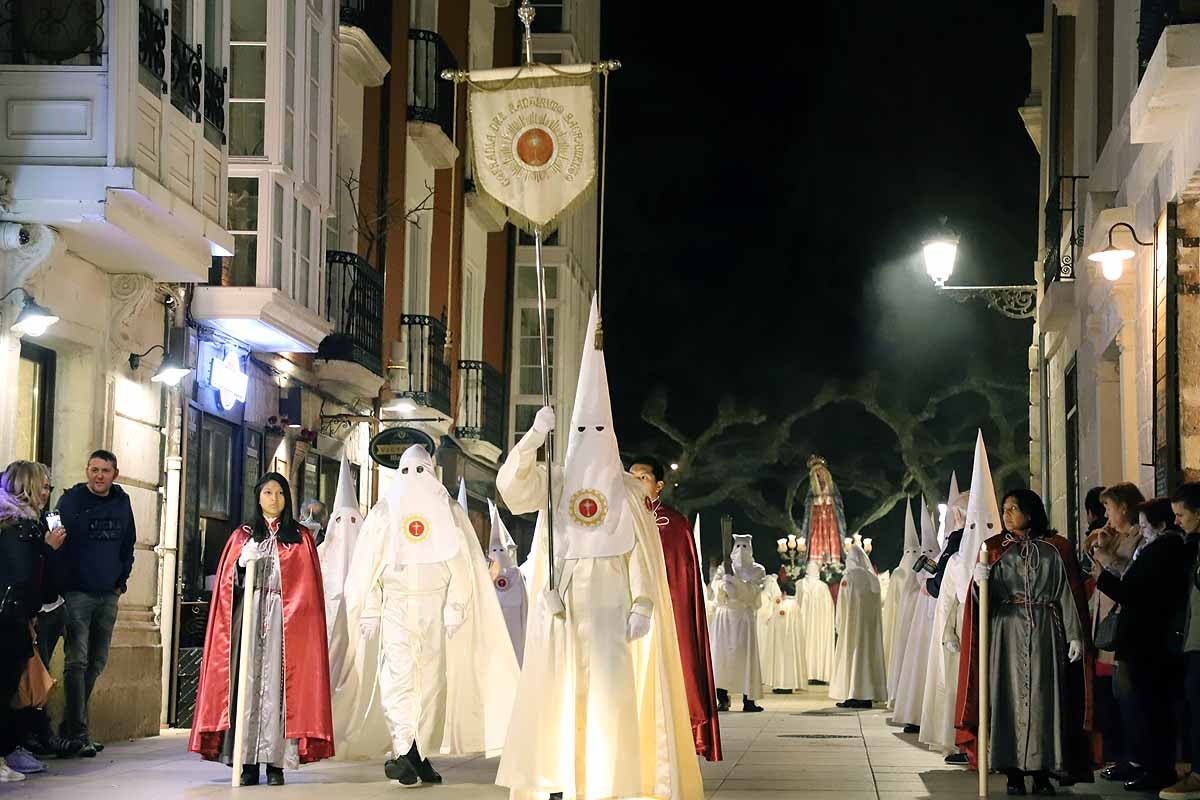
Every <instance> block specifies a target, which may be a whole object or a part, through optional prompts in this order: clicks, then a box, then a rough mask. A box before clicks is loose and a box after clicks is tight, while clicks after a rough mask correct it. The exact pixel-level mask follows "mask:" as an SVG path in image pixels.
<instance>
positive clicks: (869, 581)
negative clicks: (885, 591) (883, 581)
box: [846, 544, 882, 594]
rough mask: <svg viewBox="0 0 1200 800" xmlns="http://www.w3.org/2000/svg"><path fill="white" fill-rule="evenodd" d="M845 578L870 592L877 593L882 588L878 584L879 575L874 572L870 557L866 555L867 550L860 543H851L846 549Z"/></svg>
mask: <svg viewBox="0 0 1200 800" xmlns="http://www.w3.org/2000/svg"><path fill="white" fill-rule="evenodd" d="M846 580H848V581H850V582H851V583H853V584H854V585H855V586H856V587H861V588H863V589H866V590H867V591H869V592H871V593H872V594H879V592H880V590H881V588H882V587H881V586H880V584H879V576H877V575H876V574H875V567H874V565H872V564H871V559H870V558H868V557H867V551H866V550H864V549H863V547H862V545H859V544H855V545H851V546H850V549H849V550H847V551H846Z"/></svg>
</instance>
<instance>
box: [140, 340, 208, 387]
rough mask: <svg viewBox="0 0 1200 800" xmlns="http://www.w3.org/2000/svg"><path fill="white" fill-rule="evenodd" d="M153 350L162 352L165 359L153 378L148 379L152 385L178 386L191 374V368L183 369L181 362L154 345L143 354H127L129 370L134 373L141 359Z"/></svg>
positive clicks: (158, 345) (163, 348) (159, 346)
mask: <svg viewBox="0 0 1200 800" xmlns="http://www.w3.org/2000/svg"><path fill="white" fill-rule="evenodd" d="M155 350H162V351H163V355H165V356H166V358H164V359H163V362H162V364H160V365H159V367H158V371H157V372H155V373H154V377H152V378H150V380H151V381H153V382H154V383H162V384H165V385H167V386H178V385H179V382H180V381H181V380H183V378H184V376H185V375H187V374H188V373H189V372H191V371H192V370H191V368H189V367H185V366H184V365H183V362H182V361H181V360H180V359H178V358H176V357H174V356H172V355H171V354H170V353H168V352H167V350H166V348H165V347H163V346H162V345H161V344H156V345H154V346H153V347H151V348H150V349H149V350H147V351H146V352H144V353H130V354H129V368H130V369H131V370H133V371H134V372H137V371H138V369H140V368H141V366H142V359H143V358H145V357H146V356H148V355H150V354H151V353H153V352H154V351H155Z"/></svg>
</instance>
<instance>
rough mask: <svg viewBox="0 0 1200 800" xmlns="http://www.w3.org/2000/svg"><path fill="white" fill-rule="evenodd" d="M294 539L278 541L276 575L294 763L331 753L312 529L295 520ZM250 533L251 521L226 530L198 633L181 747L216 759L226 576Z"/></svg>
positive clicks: (224, 697) (225, 682) (223, 724)
mask: <svg viewBox="0 0 1200 800" xmlns="http://www.w3.org/2000/svg"><path fill="white" fill-rule="evenodd" d="M297 528H298V529H299V531H298V532H299V537H300V541H299V542H296V543H294V544H289V543H286V542H284V541H280V542H279V579H280V584H281V587H282V594H283V697H284V707H285V719H284V735H285V736H286V737H287V738H288V739H297V740H299V745H300V748H299V749H300V763H302V764H307V763H310V762H313V761H320V760H321V759H322V758H330V757H331V756H333V714H332V712H331V710H330V694H329V650H328V649H327V645H326V641H325V593H324V590H323V589H322V588H321V566H320V563H319V562H318V561H317V548H316V546H315V545H314V544H313V540H312V535H311V534H310V533H309V532H308V531H307V530H305V529H304V528H303V526H299V525H297ZM249 540H250V528H249V526H245V525H243V526H242V527H241V528H238V529H237V530H236V531H234V532H233V535H232V536H230V537H229V542H228V543H226V545H225V551H224V552H223V553H222V554H221V565H220V566H219V567H218V568H217V582H216V585H215V586H214V589H213V598H212V607H211V609H210V610H209V613H208V632H207V633H206V634H205V636H204V660H203V662H202V663H201V665H200V684H199V687H198V691H197V695H196V716H195V720H194V722H193V723H192V737H191V740H190V741H189V742H188V750H191V751H192V752H194V753H199V754H200V755H202V756H203V757H204V758H206V759H208V760H209V761H217V760H219V758H220V755H221V744H222V741H223V739H224V736H225V733H226V732H227V731H228V730H229V714H230V698H229V683H230V664H229V657H230V631H231V630H232V623H233V613H234V602H233V581H234V577H235V576H236V574H237V562H238V556H239V555H240V554H241V552H242V547H243V546H245V544H246V542H247V541H249Z"/></svg>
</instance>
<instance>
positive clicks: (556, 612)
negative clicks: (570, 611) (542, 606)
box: [542, 589, 567, 617]
mask: <svg viewBox="0 0 1200 800" xmlns="http://www.w3.org/2000/svg"><path fill="white" fill-rule="evenodd" d="M542 599H543V600H544V601H545V603H546V609H547V610H548V611H549V612H550V615H551V616H553V617H561V616H563V615H565V614H566V613H567V607H566V606H565V605H564V604H563V599H562V596H561V595H559V593H558V592H554V591H551V590H549V589H547V590H546V591H544V592H542Z"/></svg>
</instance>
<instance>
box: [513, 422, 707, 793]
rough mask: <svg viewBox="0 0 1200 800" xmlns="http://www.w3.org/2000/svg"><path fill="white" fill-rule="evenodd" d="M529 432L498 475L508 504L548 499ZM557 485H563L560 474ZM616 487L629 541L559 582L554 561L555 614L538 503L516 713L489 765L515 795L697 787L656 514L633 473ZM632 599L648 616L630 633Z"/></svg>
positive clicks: (519, 509) (533, 505)
mask: <svg viewBox="0 0 1200 800" xmlns="http://www.w3.org/2000/svg"><path fill="white" fill-rule="evenodd" d="M528 437H529V435H528V434H527V439H528ZM527 439H523V440H522V442H520V443H518V445H517V447H516V448H514V449H513V450H512V451H511V452H510V453H509V455H508V458H507V460H506V461H505V463H504V465H503V466H502V467H501V468H500V471H499V473H498V475H497V477H496V487H497V488H498V489H499V491H500V493H501V495H502V496H503V497H504V501H505V503H506V504H507V505H508V507H509V509H510V510H511V511H512V512H513V513H514V514H524V513H529V512H533V511H537V510H539V509H541V508H543V507H544V505H545V503H546V471H545V467H543V466H540V465H538V464H537V447H536V446H532V447H531V446H529V444H530V443H529V442H528V441H527ZM560 477H561V476H557V475H556V478H560ZM554 486H555V487H561V486H562V481H561V479H559V480H555V482H554ZM623 489H624V497H623V498H620V500H619V502H624V503H626V508H625V509H624V514H625V516H626V517H627V518H628V520H629V522H630V524H632V525H633V526H634V537H635V538H634V548H633V550H632V551H630V552H629V553H627V554H625V555H620V556H613V557H605V558H586V559H577V560H575V561H574V565H573V566H571V567H569V569H570V570H571V575H570V579H569V581H566V582H565V587H564V582H563V578H564V577H565V576H564V575H563V574H562V572H561V571H559V570H558V569H557V567H556V573H555V584H556V590H557V591H558V592H559V593H560V596H561V597H562V600H563V603H564V605H565V607H566V613H565V615H564V616H554V615H553V613H552V612H551V609H550V608H549V607H548V605H547V602H546V598H545V594H544V593H545V591H546V588H547V585H548V580H547V579H548V567H549V564H548V558H547V539H546V535H547V532H546V526H545V521H544V515H539V518H538V523H537V527H536V530H535V533H534V541H533V548H532V550H531V554H530V559H529V560H530V561H532V562H533V572H532V575H533V578H532V580H531V582H530V586H529V589H530V592H529V593H530V597H531V598H533V603H532V607H531V609H530V612H529V623H528V628H527V633H526V639H525V660H524V666H523V669H522V671H521V676H520V680H519V682H518V684H517V703H518V706H519V707H520V708H521V709H524V713H520V714H514V715H513V718H512V723H511V725H510V727H509V730H508V735H507V739H506V741H507V742H508V746H506V748H505V751H504V756H503V757H502V758H501V760H500V768H499V771H498V773H497V775H496V783H497V784H499V785H501V786H507V787H509V788H510V790H511V791H510V798H511V800H545V798H546V797H547V796H548V795H549V794H550V793H551V792H556V791H561V792H563V795H564V798H565V799H567V800H569V799H570V798H588V799H589V800H590V799H591V798H626V797H629V798H632V797H636V798H654V799H655V800H668V799H669V798H670V799H673V798H685V797H686V798H691V797H696V798H699V797H702V796H703V792H704V790H703V782H702V780H701V778H700V768H699V764H698V762H697V760H696V753H695V742H694V740H693V738H692V730H691V721H690V717H689V713H688V705H687V695H686V690H685V688H684V684H683V668H682V665H681V662H680V659H679V641H678V639H677V638H676V635H675V621H674V615H673V614H672V611H671V608H672V606H671V600H670V593H669V590H668V587H667V577H666V568H665V566H664V563H663V555H662V544H661V542H660V540H659V533H658V526H657V525H655V524H654V518H653V517H652V516H651V515H650V514H649V512H648V511H647V510H646V506H645V503H644V498H645V493H644V491H643V490H642V488H641V484H640V483H639V482H638V481H637V480H636V479H634V478H633V477H632V476H628V475H627V476H625V478H624V479H623ZM555 500H556V501H557V498H555ZM561 563H562V562H559V564H561ZM635 601H636V602H638V603H645V602H649V604H650V605H651V606H652V614H653V620H652V625H651V632H650V633H649V634H647V635H646V636H644V637H642V638H641V639H638V640H636V641H633V642H629V641H627V637H626V624H627V620H628V616H629V613H630V610H631V608H632V606H633V605H634V603H635Z"/></svg>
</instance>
